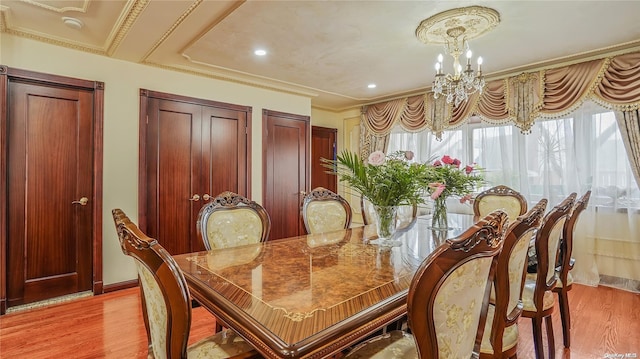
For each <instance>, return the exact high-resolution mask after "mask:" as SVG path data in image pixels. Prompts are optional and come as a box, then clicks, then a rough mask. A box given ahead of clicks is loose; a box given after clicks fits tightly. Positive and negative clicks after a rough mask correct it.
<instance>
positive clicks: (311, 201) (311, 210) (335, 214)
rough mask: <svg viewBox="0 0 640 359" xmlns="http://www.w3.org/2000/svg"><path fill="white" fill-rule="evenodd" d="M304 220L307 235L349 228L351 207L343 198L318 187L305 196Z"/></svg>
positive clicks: (303, 206)
mask: <svg viewBox="0 0 640 359" xmlns="http://www.w3.org/2000/svg"><path fill="white" fill-rule="evenodd" d="M302 219H303V221H304V226H305V229H306V230H307V233H322V232H332V231H337V230H340V229H345V228H349V226H350V225H351V206H350V205H349V202H347V201H346V200H345V199H344V198H342V196H340V195H338V194H336V193H334V192H332V191H330V190H328V189H326V188H323V187H317V188H315V189H313V191H311V192H309V193H307V194H306V195H305V196H304V199H303V202H302Z"/></svg>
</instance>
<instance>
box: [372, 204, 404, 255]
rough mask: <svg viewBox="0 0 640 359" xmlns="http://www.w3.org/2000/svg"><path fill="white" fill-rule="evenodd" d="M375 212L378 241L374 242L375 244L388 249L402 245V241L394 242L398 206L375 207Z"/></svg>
mask: <svg viewBox="0 0 640 359" xmlns="http://www.w3.org/2000/svg"><path fill="white" fill-rule="evenodd" d="M373 209H374V212H375V214H374V215H375V221H376V232H377V234H378V239H377V240H376V241H372V243H374V244H378V245H381V246H386V247H395V246H398V245H400V241H397V240H394V239H393V238H394V234H395V233H396V214H397V211H398V207H397V206H376V205H374V206H373Z"/></svg>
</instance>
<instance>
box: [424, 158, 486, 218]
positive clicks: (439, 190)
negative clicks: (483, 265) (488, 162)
mask: <svg viewBox="0 0 640 359" xmlns="http://www.w3.org/2000/svg"><path fill="white" fill-rule="evenodd" d="M460 166H461V163H460V160H459V159H457V158H452V157H451V156H448V155H445V156H442V158H441V159H439V160H436V161H434V162H433V164H432V168H433V171H432V175H433V177H432V179H433V181H431V182H430V183H429V184H428V192H429V194H430V195H431V199H432V200H433V201H434V202H433V203H434V204H433V212H432V216H431V227H432V228H433V229H438V230H447V229H448V228H449V227H448V224H447V206H446V201H447V197H449V196H459V197H460V203H465V202H467V201H469V200H471V197H472V194H471V193H472V192H473V191H474V190H475V188H476V187H477V186H478V185H480V184H481V183H482V182H484V176H483V175H482V174H481V173H479V171H480V169H479V167H477V166H472V165H466V166H464V167H463V168H460Z"/></svg>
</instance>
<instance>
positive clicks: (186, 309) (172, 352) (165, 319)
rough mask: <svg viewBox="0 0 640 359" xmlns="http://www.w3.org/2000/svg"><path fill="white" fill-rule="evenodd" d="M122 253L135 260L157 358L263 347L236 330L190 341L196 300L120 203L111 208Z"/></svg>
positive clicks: (235, 354) (232, 353) (243, 354)
mask: <svg viewBox="0 0 640 359" xmlns="http://www.w3.org/2000/svg"><path fill="white" fill-rule="evenodd" d="M112 215H113V220H114V223H115V226H116V231H117V232H118V239H119V240H120V247H121V249H122V253H124V254H125V255H127V256H130V257H132V258H133V259H134V260H135V264H136V268H137V270H138V279H139V283H140V301H141V304H142V316H143V320H144V324H145V328H146V331H147V341H148V351H149V353H148V356H149V357H152V358H158V359H159V358H171V359H173V358H218V359H222V358H254V357H256V358H258V357H260V356H259V354H258V352H257V351H256V350H255V349H254V348H253V347H252V346H251V345H250V344H248V343H247V342H245V341H244V340H243V339H242V338H241V337H239V336H238V335H236V333H235V332H233V331H231V330H224V331H222V332H218V333H217V334H215V335H213V336H210V337H207V338H205V339H202V340H200V341H198V342H197V343H195V344H192V345H190V346H187V342H188V340H189V330H190V326H191V306H190V303H191V300H190V296H189V290H188V287H187V283H186V281H185V279H184V276H183V275H182V272H181V271H180V268H179V267H178V265H177V264H176V262H175V260H174V259H173V258H172V257H171V255H170V254H169V252H167V251H166V250H165V249H164V248H163V247H162V246H161V245H160V244H159V243H158V242H157V241H156V240H155V239H153V238H149V237H148V236H147V235H145V234H144V233H143V232H142V231H140V229H139V228H138V226H136V225H135V224H134V223H133V222H131V220H129V218H128V217H127V215H126V214H125V213H124V212H123V211H122V210H120V209H114V210H113V211H112Z"/></svg>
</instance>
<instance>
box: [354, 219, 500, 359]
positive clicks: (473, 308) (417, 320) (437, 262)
mask: <svg viewBox="0 0 640 359" xmlns="http://www.w3.org/2000/svg"><path fill="white" fill-rule="evenodd" d="M506 221H507V215H506V213H504V212H502V211H495V212H493V213H491V214H490V215H488V216H486V217H485V218H483V219H482V220H480V221H479V222H477V223H476V224H475V225H473V226H472V227H471V228H469V229H468V230H467V231H465V232H464V233H463V234H461V235H460V236H458V237H456V238H452V239H448V240H447V241H446V242H445V243H443V244H442V245H441V246H440V247H439V248H438V249H437V250H436V251H435V252H434V253H433V254H432V255H431V256H429V257H428V258H427V259H426V260H425V261H423V262H422V264H421V265H420V267H419V268H418V269H417V271H416V274H415V275H414V277H413V279H412V282H411V286H410V288H409V293H408V298H407V317H408V319H409V321H408V325H409V328H410V329H411V332H412V333H413V336H412V335H411V334H407V333H404V332H401V331H394V332H391V333H388V334H386V335H383V336H379V337H375V338H373V339H370V340H369V341H366V342H364V343H362V344H360V345H358V346H356V347H355V348H354V349H353V350H352V351H350V352H349V353H348V354H347V356H346V357H345V359H346V358H349V359H355V358H380V359H387V358H418V357H419V356H420V357H428V358H447V359H458V358H460V359H461V358H465V359H467V358H470V357H472V354H474V352H477V351H478V350H479V349H480V338H479V337H478V334H479V331H478V328H479V327H480V326H484V325H485V323H484V322H482V319H483V318H484V317H483V315H482V314H483V312H484V313H486V311H487V310H488V303H489V289H490V284H491V281H492V280H493V271H492V268H495V265H496V263H497V256H498V254H499V252H500V250H501V249H502V244H503V240H504V235H505V232H504V230H503V227H504V225H505V223H506ZM418 353H420V354H418Z"/></svg>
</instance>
